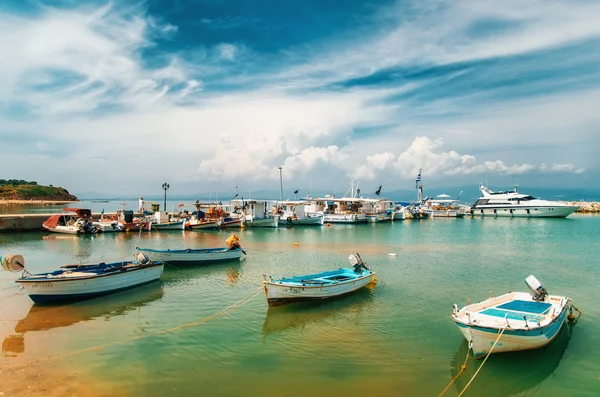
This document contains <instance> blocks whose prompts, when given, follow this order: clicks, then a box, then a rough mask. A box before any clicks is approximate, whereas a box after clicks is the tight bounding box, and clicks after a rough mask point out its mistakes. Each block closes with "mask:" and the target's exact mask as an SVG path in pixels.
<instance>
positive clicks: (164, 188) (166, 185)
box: [162, 182, 170, 212]
mask: <svg viewBox="0 0 600 397" xmlns="http://www.w3.org/2000/svg"><path fill="white" fill-rule="evenodd" d="M169 187H170V186H169V184H168V183H166V182H165V183H163V184H162V188H163V190H164V191H165V204H164V205H165V206H164V211H165V212H167V190H169Z"/></svg>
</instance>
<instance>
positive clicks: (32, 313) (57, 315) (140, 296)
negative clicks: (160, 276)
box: [2, 281, 163, 354]
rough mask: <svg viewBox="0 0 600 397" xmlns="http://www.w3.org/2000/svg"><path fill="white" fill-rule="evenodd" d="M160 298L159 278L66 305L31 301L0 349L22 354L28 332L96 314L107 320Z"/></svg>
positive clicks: (44, 329) (85, 319)
mask: <svg viewBox="0 0 600 397" xmlns="http://www.w3.org/2000/svg"><path fill="white" fill-rule="evenodd" d="M162 297H163V288H162V284H161V282H160V281H156V282H152V283H149V284H145V285H142V286H139V287H136V288H132V289H130V290H126V291H122V292H117V293H114V294H110V295H106V296H103V297H99V298H95V299H89V300H85V301H81V302H75V303H71V304H68V305H62V306H44V305H39V304H34V305H33V306H31V308H30V309H29V312H28V313H27V316H25V318H23V319H22V320H20V321H19V322H18V323H17V325H16V326H15V332H16V333H17V335H9V336H7V337H6V338H5V339H4V341H3V343H2V352H3V353H4V354H7V353H23V352H24V351H25V339H24V337H25V334H26V333H27V332H35V331H48V330H51V329H54V328H60V327H68V326H71V325H73V324H76V323H79V322H82V321H89V320H92V319H94V318H98V317H103V318H105V319H109V318H110V317H114V316H119V315H123V314H126V313H127V312H130V311H133V310H137V309H139V308H140V307H143V306H145V305H147V304H149V303H151V302H154V301H156V300H159V299H161V298H162Z"/></svg>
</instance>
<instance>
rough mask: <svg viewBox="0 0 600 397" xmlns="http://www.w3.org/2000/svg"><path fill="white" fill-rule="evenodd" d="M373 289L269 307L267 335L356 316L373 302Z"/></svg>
mask: <svg viewBox="0 0 600 397" xmlns="http://www.w3.org/2000/svg"><path fill="white" fill-rule="evenodd" d="M372 292H373V291H372V290H370V289H369V288H361V289H360V290H358V291H356V292H354V293H352V294H350V295H347V296H343V297H339V298H336V299H332V300H323V301H313V302H303V303H294V304H290V305H285V306H274V307H269V309H268V310H267V317H266V318H265V322H264V323H263V328H262V333H263V335H264V336H265V337H267V336H268V335H270V334H275V333H279V332H283V331H287V330H290V329H298V328H299V329H302V330H303V329H304V328H305V327H308V326H310V325H311V324H314V323H320V322H324V321H328V320H330V319H334V318H337V317H356V316H357V315H358V314H359V313H360V312H361V311H362V310H364V308H365V307H367V306H368V305H369V304H371V302H372V297H373V295H372Z"/></svg>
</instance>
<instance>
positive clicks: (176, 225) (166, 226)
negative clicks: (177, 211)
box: [150, 221, 185, 230]
mask: <svg viewBox="0 0 600 397" xmlns="http://www.w3.org/2000/svg"><path fill="white" fill-rule="evenodd" d="M184 223H185V222H184V221H177V222H167V223H151V224H150V229H151V230H182V229H183V228H184V226H185V225H184Z"/></svg>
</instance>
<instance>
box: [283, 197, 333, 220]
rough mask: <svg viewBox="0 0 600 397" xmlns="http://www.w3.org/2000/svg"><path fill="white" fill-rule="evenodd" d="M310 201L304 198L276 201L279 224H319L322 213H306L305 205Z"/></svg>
mask: <svg viewBox="0 0 600 397" xmlns="http://www.w3.org/2000/svg"><path fill="white" fill-rule="evenodd" d="M309 204H310V203H309V202H307V201H305V200H286V201H279V202H277V209H278V210H279V212H278V214H279V215H280V216H279V226H311V225H312V226H314V225H316V226H320V225H322V224H323V215H312V216H311V215H308V214H307V213H306V211H305V206H306V205H309Z"/></svg>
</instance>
